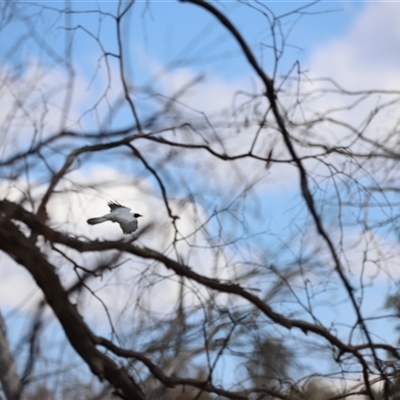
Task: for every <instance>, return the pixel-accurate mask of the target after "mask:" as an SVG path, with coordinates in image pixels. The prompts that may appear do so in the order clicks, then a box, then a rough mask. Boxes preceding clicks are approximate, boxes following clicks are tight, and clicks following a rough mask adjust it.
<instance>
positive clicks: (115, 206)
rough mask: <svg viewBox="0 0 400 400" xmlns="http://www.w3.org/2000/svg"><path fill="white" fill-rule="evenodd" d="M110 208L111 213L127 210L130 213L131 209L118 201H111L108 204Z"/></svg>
mask: <svg viewBox="0 0 400 400" xmlns="http://www.w3.org/2000/svg"><path fill="white" fill-rule="evenodd" d="M107 204H108V207H110V210H111V212H113V211H116V210H120V209H125V210H128V211H130V210H131V209H130V208H128V207H125V206H123V205H121V204H119V203H117V202H116V201H109V202H108V203H107Z"/></svg>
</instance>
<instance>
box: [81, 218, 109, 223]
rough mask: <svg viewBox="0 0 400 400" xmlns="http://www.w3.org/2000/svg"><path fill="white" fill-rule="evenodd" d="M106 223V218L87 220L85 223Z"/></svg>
mask: <svg viewBox="0 0 400 400" xmlns="http://www.w3.org/2000/svg"><path fill="white" fill-rule="evenodd" d="M105 221H108V218H106V217H98V218H89V219H88V220H87V221H86V222H87V223H88V224H89V225H96V224H100V223H102V222H105Z"/></svg>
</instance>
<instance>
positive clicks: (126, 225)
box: [119, 218, 138, 234]
mask: <svg viewBox="0 0 400 400" xmlns="http://www.w3.org/2000/svg"><path fill="white" fill-rule="evenodd" d="M119 226H120V227H121V229H122V232H124V233H125V234H128V233H132V232H135V231H136V229H137V228H138V222H137V219H136V218H133V219H132V220H131V221H127V222H125V221H124V222H119Z"/></svg>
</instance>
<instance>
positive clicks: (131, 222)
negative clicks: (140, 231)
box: [87, 201, 142, 235]
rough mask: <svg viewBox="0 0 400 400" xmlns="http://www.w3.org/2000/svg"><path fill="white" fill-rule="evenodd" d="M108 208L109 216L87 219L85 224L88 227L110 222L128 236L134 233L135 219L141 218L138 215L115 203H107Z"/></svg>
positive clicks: (136, 222) (136, 224)
mask: <svg viewBox="0 0 400 400" xmlns="http://www.w3.org/2000/svg"><path fill="white" fill-rule="evenodd" d="M108 206H109V207H110V210H111V212H110V213H109V214H106V215H103V216H102V217H98V218H89V219H88V220H87V223H88V224H89V225H96V224H101V223H102V222H106V221H111V222H117V223H118V224H119V226H120V227H121V229H122V232H124V234H126V235H128V234H129V233H132V232H135V231H136V229H137V228H138V221H137V218H138V217H141V216H142V215H140V214H136V213H135V214H132V213H131V212H130V211H131V209H130V208H128V207H124V206H122V205H121V204H118V203H116V202H111V201H110V202H109V203H108Z"/></svg>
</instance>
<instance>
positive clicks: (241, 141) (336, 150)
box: [0, 0, 400, 400]
mask: <svg viewBox="0 0 400 400" xmlns="http://www.w3.org/2000/svg"><path fill="white" fill-rule="evenodd" d="M292 6H293V5H292ZM0 7H1V9H0V18H1V28H2V30H1V33H0V34H1V35H2V39H3V40H2V43H4V44H5V45H4V48H3V50H2V51H1V54H0V56H1V60H2V61H1V65H0V69H1V71H0V76H1V82H2V85H1V90H0V96H1V97H0V102H1V104H2V109H3V113H2V117H1V119H0V122H1V128H2V134H1V146H2V152H1V155H2V158H1V161H0V166H1V170H0V174H1V175H0V176H1V181H0V184H1V188H2V193H3V195H2V199H1V200H0V218H1V220H0V249H1V251H2V253H3V255H4V256H2V259H1V262H2V264H1V265H2V268H3V271H13V274H16V276H18V277H20V278H18V279H19V280H18V282H19V283H18V285H19V287H12V290H9V288H10V286H7V288H6V285H12V282H13V281H12V280H9V281H8V280H7V279H8V278H7V277H6V278H5V279H4V280H3V282H6V283H4V284H3V283H2V284H1V285H2V286H3V285H4V286H3V287H4V290H2V292H3V293H8V297H7V296H6V295H5V294H4V295H3V296H4V302H5V304H4V306H3V305H2V308H3V310H2V312H3V314H4V316H5V318H4V319H5V321H6V324H7V325H8V330H7V336H5V335H4V334H1V335H0V348H1V349H3V350H2V354H1V356H2V357H1V359H3V358H4V357H6V359H7V360H9V361H7V363H6V365H5V364H4V363H3V365H1V366H0V374H1V377H0V378H1V382H2V386H3V392H4V395H5V396H6V398H7V399H18V398H22V396H24V398H31V399H34V398H46V397H47V398H54V399H58V398H64V399H65V398H77V399H78V398H79V399H89V398H90V399H109V398H110V399H111V398H118V397H119V398H123V399H172V398H174V399H178V398H179V399H186V398H190V399H204V400H207V399H214V398H221V399H222V398H228V399H302V398H308V399H322V398H323V399H331V400H333V399H346V398H351V396H356V395H359V396H366V398H369V399H375V398H385V399H389V396H390V393H392V392H391V391H390V388H391V385H393V382H397V380H396V379H397V371H398V362H399V360H400V354H399V352H398V348H397V344H396V342H393V343H391V342H390V341H388V340H386V339H385V335H383V334H382V335H381V336H380V335H379V334H377V331H376V329H375V328H376V326H375V325H374V324H375V322H376V321H384V322H385V324H389V323H391V321H392V320H391V318H392V317H393V315H390V314H389V313H388V310H387V309H385V308H384V307H383V303H382V304H381V306H382V307H381V308H379V306H380V305H377V308H379V309H378V311H376V310H375V308H374V310H373V311H374V312H373V313H372V312H370V309H369V308H370V307H371V304H373V302H374V297H373V296H374V295H373V293H374V290H376V288H377V286H379V285H380V284H381V282H382V280H381V277H382V276H384V277H385V279H387V281H388V282H390V284H391V285H392V286H391V287H393V288H396V287H397V283H396V275H395V274H393V268H392V267H393V265H394V266H397V260H396V256H397V252H396V247H397V243H396V240H395V239H394V237H395V235H396V232H398V221H399V214H398V213H397V192H398V187H397V180H398V173H397V168H396V167H397V161H398V159H399V155H400V153H399V152H398V150H397V148H398V141H399V140H398V137H399V132H398V129H399V128H398V126H399V118H398V116H397V112H398V111H397V109H398V103H399V101H400V91H398V90H378V89H376V88H373V89H371V88H370V86H369V85H366V88H365V90H348V89H346V88H344V87H342V86H341V84H340V82H336V81H335V80H333V79H332V78H331V77H324V78H318V77H314V76H313V75H312V71H308V72H305V71H304V70H303V69H302V65H301V63H300V62H299V61H298V59H297V58H296V55H294V56H293V59H292V60H291V61H290V63H288V62H287V61H286V60H285V59H284V57H286V55H287V54H289V55H290V57H292V53H291V50H292V49H293V48H294V47H293V46H292V42H291V40H292V38H291V36H290V35H291V33H292V31H294V30H295V29H296V21H298V20H299V19H301V18H303V19H304V18H319V17H320V15H322V13H324V12H328V11H329V9H328V8H324V7H325V6H323V7H322V8H315V7H320V6H318V5H316V4H315V3H310V4H307V5H301V6H298V5H296V7H295V8H292V9H291V10H289V11H287V12H284V13H277V12H276V11H275V12H274V10H273V9H272V8H270V7H269V6H268V5H266V4H265V3H262V2H258V1H254V2H246V1H239V2H238V3H236V4H235V5H232V4H231V3H219V2H216V3H211V2H205V1H203V0H182V1H180V2H177V3H176V4H174V3H168V7H170V8H169V9H168V12H169V13H170V12H177V13H179V12H182V13H190V14H188V16H189V15H190V18H189V17H188V18H189V20H190V21H192V23H193V24H194V25H198V27H197V32H198V34H197V35H195V36H194V37H192V38H187V40H186V43H187V46H186V47H184V48H183V49H182V51H181V52H177V53H174V52H173V51H172V50H171V57H169V59H170V62H169V63H168V64H162V65H161V64H160V63H158V62H157V60H154V59H151V57H150V56H149V54H148V53H146V51H145V49H146V43H147V45H148V46H151V43H149V42H148V40H149V39H148V34H149V32H153V31H155V30H157V29H158V26H159V25H158V24H159V23H160V19H159V18H161V17H162V12H160V11H157V10H158V9H157V7H165V5H164V6H163V5H161V3H159V4H155V3H152V2H151V1H150V0H149V1H147V2H143V3H135V2H134V1H128V2H126V1H120V2H119V3H100V4H98V5H95V3H90V6H88V5H87V4H85V3H79V4H75V3H74V2H69V1H66V2H65V4H51V3H44V2H43V3H42V2H37V3H24V2H18V1H15V2H3V3H2V4H1V6H0ZM161 9H162V8H161ZM162 10H164V11H165V12H167V9H166V8H164V9H162ZM181 10H183V11H181ZM237 10H240V11H239V14H240V13H243V15H246V16H250V17H249V18H250V20H253V19H254V21H259V23H260V24H261V26H262V27H263V28H262V32H261V34H257V35H256V38H257V39H256V40H252V39H248V38H246V37H245V32H244V30H242V28H241V26H240V23H236V22H238V21H236V20H235V18H236V16H237V14H235V13H237ZM314 10H315V11H314ZM154 14H157V15H156V17H154ZM160 15H161V17H160ZM194 16H196V18H194ZM177 18H178V16H177ZM197 18H199V19H197ZM239 21H240V20H239ZM257 23H258V22H257ZM139 27H140V28H139ZM179 27H180V25H179ZM178 34H179V35H181V36H182V35H185V34H186V33H185V31H182V32H179V33H178ZM172 36H173V34H172V33H171V38H168V39H165V40H166V42H165V43H166V44H167V45H168V46H171V47H170V49H172V48H173V40H172ZM137 38H139V39H137ZM138 41H139V42H140V43H143V47H140V48H137V47H135V46H136V45H137V43H138ZM218 41H221V42H224V43H225V42H226V43H228V45H227V46H228V47H227V48H228V49H230V51H229V52H228V54H225V53H223V52H222V51H223V50H224V51H225V47H224V48H222V47H219V42H218ZM170 49H167V51H170ZM260 49H261V50H260ZM229 57H234V58H235V60H237V63H238V64H237V65H240V66H241V68H244V69H245V70H246V71H247V72H246V73H247V76H248V79H247V80H246V81H245V82H239V83H238V82H232V84H231V85H227V86H226V87H223V88H219V87H217V86H218V85H216V82H215V81H213V78H212V74H213V72H212V68H214V67H215V65H217V63H219V62H221V63H226V62H229ZM227 60H228V61H227ZM210 65H211V67H210ZM223 65H227V64H223ZM193 71H196V72H193ZM138 76H139V77H140V78H138ZM376 132H379V134H376ZM276 188H278V190H279V191H280V192H279V193H280V194H279V196H278V195H277V194H276V190H275V189H276ZM110 196H113V198H110ZM277 198H278V200H276V199H277ZM274 199H275V200H274ZM109 200H116V201H120V202H121V203H123V204H124V205H126V206H129V207H132V208H133V209H134V211H135V212H139V213H140V214H143V215H144V217H143V219H141V220H140V221H139V224H140V226H139V230H138V231H137V232H135V234H133V235H130V236H127V237H124V236H123V235H122V232H120V230H119V227H118V226H113V225H111V224H109V223H105V224H102V225H98V226H96V227H89V226H88V225H87V224H86V222H85V221H86V219H87V218H89V217H96V216H98V215H97V213H101V212H103V213H106V212H107V208H106V203H107V201H109ZM107 224H108V225H107ZM384 239H385V240H384ZM390 243H392V244H393V246H390ZM21 271H25V272H21ZM26 272H27V273H28V274H29V275H27V274H26ZM22 273H23V275H22ZM9 282H10V283H9ZM14 283H15V282H14ZM6 289H7V290H6ZM17 295H18V296H17ZM10 296H11V297H12V296H14V297H13V299H14V300H12V301H14V303H12V304H13V305H12V306H7V305H6V302H12V301H11V300H9V298H10ZM27 296H28V297H27ZM2 298H3V297H2ZM15 298H17V299H18V301H17V300H15ZM25 303H26V305H25ZM7 304H8V303H7ZM10 308H11V310H10ZM344 311H345V312H346V313H345V314H343V312H344ZM14 313H20V315H21V316H23V318H24V319H26V321H30V322H29V323H28V322H27V323H26V326H25V328H24V330H23V332H24V334H22V335H21V334H20V333H18V332H17V329H16V328H15V327H16V322H15V321H14V320H13V318H12V316H13V315H14ZM28 325H29V327H27V326H28ZM385 326H388V325H385ZM1 332H3V333H5V330H3V329H2V330H1ZM1 332H0V333H1ZM7 337H8V339H7ZM10 343H11V344H10ZM12 354H13V356H12ZM15 365H16V366H17V367H18V368H16V367H15ZM17 371H18V372H17ZM10 384H13V385H14V386H13V387H14V389H13V390H11V389H9V388H10ZM328 386H329V387H328ZM378 393H379V394H378Z"/></svg>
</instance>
